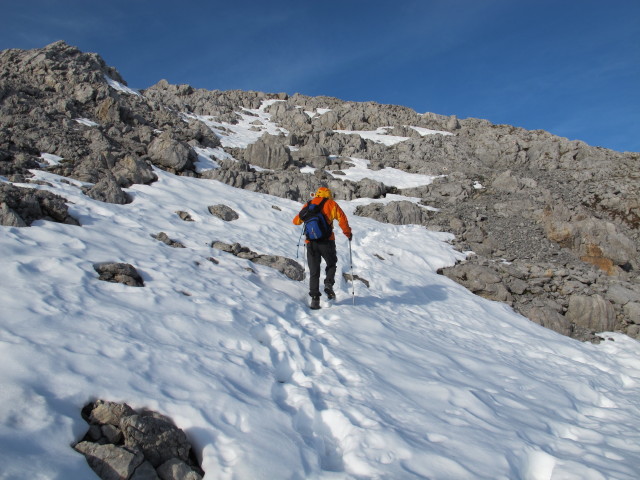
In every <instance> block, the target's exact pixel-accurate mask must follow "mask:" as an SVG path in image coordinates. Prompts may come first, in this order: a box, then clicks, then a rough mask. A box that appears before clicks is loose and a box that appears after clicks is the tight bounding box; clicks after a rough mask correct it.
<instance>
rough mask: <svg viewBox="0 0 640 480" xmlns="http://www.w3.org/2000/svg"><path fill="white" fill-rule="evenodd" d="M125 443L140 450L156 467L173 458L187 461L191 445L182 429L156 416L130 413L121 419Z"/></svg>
mask: <svg viewBox="0 0 640 480" xmlns="http://www.w3.org/2000/svg"><path fill="white" fill-rule="evenodd" d="M120 429H121V430H122V433H123V435H124V443H125V445H126V446H127V447H129V448H134V449H138V450H140V451H141V452H142V453H143V454H144V457H145V458H146V459H147V460H148V461H149V462H150V463H151V465H153V466H154V467H159V466H160V465H162V464H163V463H165V462H166V461H168V460H170V459H172V458H178V459H180V460H183V461H186V460H187V459H188V458H189V452H190V449H191V446H190V445H189V442H188V441H187V437H186V436H185V434H184V432H182V430H180V429H177V428H176V427H175V426H174V425H173V424H171V423H170V422H169V421H168V420H166V419H163V418H158V417H156V416H143V415H130V416H128V417H125V418H123V419H122V420H121V421H120Z"/></svg>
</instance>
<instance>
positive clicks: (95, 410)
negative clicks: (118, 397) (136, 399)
mask: <svg viewBox="0 0 640 480" xmlns="http://www.w3.org/2000/svg"><path fill="white" fill-rule="evenodd" d="M86 410H89V412H88V414H85V415H86V417H87V420H88V421H89V422H90V423H92V424H102V425H113V426H119V425H120V421H121V420H122V419H123V418H124V417H128V416H130V415H133V414H134V413H135V412H134V410H133V409H132V408H131V407H130V406H129V405H127V404H126V403H114V402H105V401H104V400H97V401H96V402H95V403H93V404H90V405H89V406H88V408H87V409H86Z"/></svg>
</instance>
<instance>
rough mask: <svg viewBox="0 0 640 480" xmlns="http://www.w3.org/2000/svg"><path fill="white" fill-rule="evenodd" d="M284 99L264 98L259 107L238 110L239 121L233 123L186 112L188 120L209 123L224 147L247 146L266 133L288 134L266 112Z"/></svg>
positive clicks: (185, 115)
mask: <svg viewBox="0 0 640 480" xmlns="http://www.w3.org/2000/svg"><path fill="white" fill-rule="evenodd" d="M280 101H282V100H264V101H263V102H262V104H261V105H260V107H259V108H254V109H252V108H243V109H242V112H237V113H238V115H239V117H240V119H239V120H238V123H235V124H232V123H228V122H221V121H219V120H218V119H217V118H216V117H212V116H208V115H196V114H193V113H184V114H183V116H184V117H185V119H186V120H187V121H188V120H200V121H201V122H203V123H204V124H205V125H207V126H208V127H209V128H210V129H211V130H213V132H215V133H216V135H218V137H219V138H220V143H221V144H222V146H223V147H230V148H247V146H248V145H250V144H252V143H255V142H256V141H257V140H258V139H259V138H260V137H261V136H262V135H264V134H265V133H267V134H269V135H281V134H284V135H288V134H289V132H288V131H287V130H286V129H284V128H282V127H280V126H278V125H277V124H275V123H274V122H272V121H271V114H269V113H268V112H266V108H267V107H269V106H270V105H273V104H274V103H276V102H280Z"/></svg>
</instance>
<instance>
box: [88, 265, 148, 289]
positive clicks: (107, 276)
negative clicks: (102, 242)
mask: <svg viewBox="0 0 640 480" xmlns="http://www.w3.org/2000/svg"><path fill="white" fill-rule="evenodd" d="M93 268H94V270H95V271H96V272H98V273H99V274H100V276H99V277H98V280H102V281H105V282H112V283H122V284H124V285H129V286H130V287H144V280H143V279H142V277H141V276H140V274H139V273H138V271H137V270H136V268H135V267H134V266H133V265H131V264H129V263H96V264H95V265H94V266H93Z"/></svg>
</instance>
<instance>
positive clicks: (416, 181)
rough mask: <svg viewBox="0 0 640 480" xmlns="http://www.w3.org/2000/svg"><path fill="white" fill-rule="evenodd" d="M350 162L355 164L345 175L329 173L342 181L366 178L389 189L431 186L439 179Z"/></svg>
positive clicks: (345, 170) (356, 180)
mask: <svg viewBox="0 0 640 480" xmlns="http://www.w3.org/2000/svg"><path fill="white" fill-rule="evenodd" d="M349 162H350V163H352V164H353V167H351V168H345V169H343V170H341V171H342V172H343V173H344V175H340V174H336V173H334V172H331V171H328V173H329V174H331V175H332V176H333V177H334V178H337V179H340V180H351V181H354V182H358V181H360V180H362V179H364V178H368V179H371V180H375V181H378V182H382V183H384V184H385V185H387V186H389V187H397V188H413V187H420V186H423V185H429V184H431V183H432V182H433V179H434V178H437V176H435V175H418V174H413V173H407V172H404V171H402V170H398V169H396V168H390V167H386V168H383V169H381V170H371V169H370V168H369V163H370V162H369V160H364V159H361V158H349Z"/></svg>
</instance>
